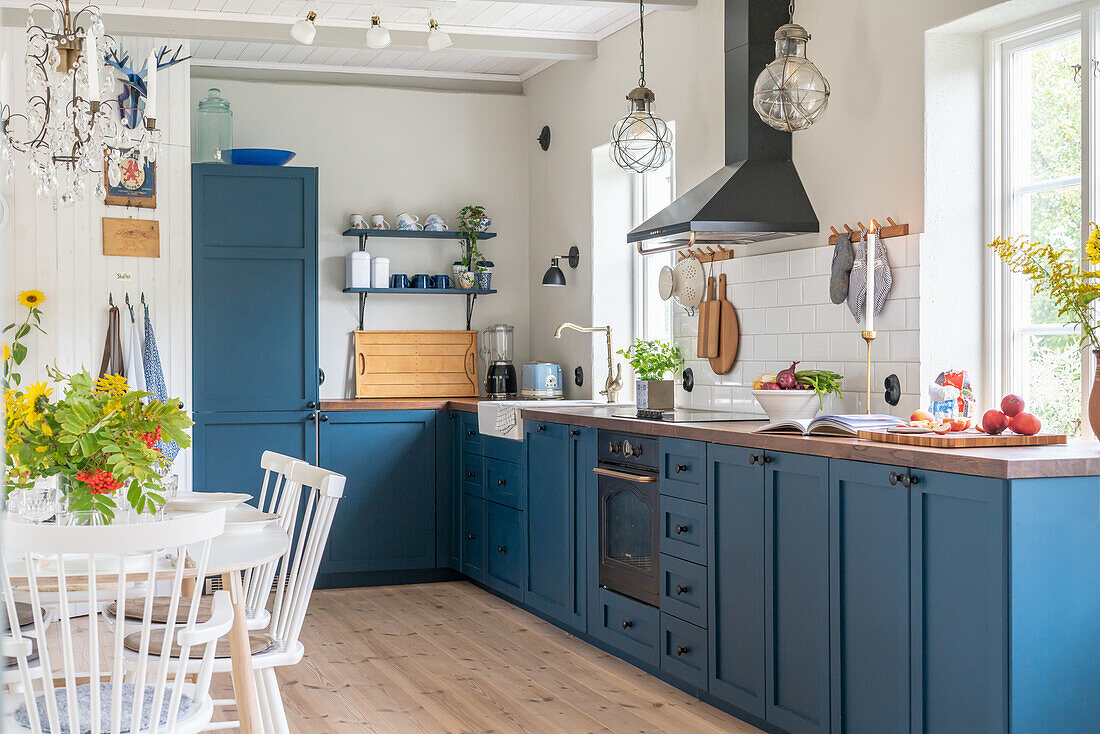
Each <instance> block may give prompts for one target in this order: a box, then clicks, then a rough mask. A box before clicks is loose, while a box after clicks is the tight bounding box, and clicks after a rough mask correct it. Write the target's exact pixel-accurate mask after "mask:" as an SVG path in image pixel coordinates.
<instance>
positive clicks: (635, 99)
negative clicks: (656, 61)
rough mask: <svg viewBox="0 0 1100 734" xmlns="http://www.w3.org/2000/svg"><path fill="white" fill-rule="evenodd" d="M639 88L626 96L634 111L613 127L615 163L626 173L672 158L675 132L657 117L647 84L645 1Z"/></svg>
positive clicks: (653, 167)
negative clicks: (673, 134)
mask: <svg viewBox="0 0 1100 734" xmlns="http://www.w3.org/2000/svg"><path fill="white" fill-rule="evenodd" d="M638 36H639V46H640V48H641V51H640V53H639V54H638V58H639V59H640V64H639V65H638V71H639V79H638V86H637V87H636V88H634V89H632V90H631V92H630V94H628V95H626V98H627V100H628V101H629V102H630V112H629V113H628V114H627V116H626V117H624V118H623V119H621V120H619V121H618V122H616V123H615V125H614V126H613V127H612V128H611V160H613V161H615V164H616V165H617V166H619V168H622V169H623V170H624V171H632V172H634V173H646V172H647V171H655V170H657V169H658V168H661V167H662V166H664V165H665V164H666V163H668V162H669V160H670V159H671V158H672V131H671V130H669V129H668V125H667V124H665V121H664V120H662V119H661V118H660V117H657V116H656V115H654V114H653V100H654V99H655V96H654V94H653V92H651V91H650V90H649V89H648V88H647V87H646V85H645V0H640V1H639V3H638Z"/></svg>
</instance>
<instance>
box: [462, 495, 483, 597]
mask: <svg viewBox="0 0 1100 734" xmlns="http://www.w3.org/2000/svg"><path fill="white" fill-rule="evenodd" d="M488 547H489V541H488V540H487V538H486V535H485V500H483V499H481V498H480V497H475V496H473V495H469V494H464V495H462V573H464V574H466V575H467V576H469V577H470V578H472V579H473V580H474V581H480V582H481V583H485V558H486V556H485V550H486V548H488Z"/></svg>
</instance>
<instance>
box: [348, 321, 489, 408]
mask: <svg viewBox="0 0 1100 734" xmlns="http://www.w3.org/2000/svg"><path fill="white" fill-rule="evenodd" d="M477 394H478V382H477V332H476V331H357V332H355V397H357V398H465V397H477Z"/></svg>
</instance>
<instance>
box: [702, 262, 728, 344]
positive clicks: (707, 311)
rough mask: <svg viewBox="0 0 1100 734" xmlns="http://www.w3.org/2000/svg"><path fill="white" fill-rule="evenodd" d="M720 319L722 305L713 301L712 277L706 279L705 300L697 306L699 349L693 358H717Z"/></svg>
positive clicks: (713, 286) (713, 285)
mask: <svg viewBox="0 0 1100 734" xmlns="http://www.w3.org/2000/svg"><path fill="white" fill-rule="evenodd" d="M723 277H725V276H723ZM721 319H722V304H721V303H719V302H718V301H716V300H715V282H714V276H713V275H712V276H710V278H708V279H707V300H705V301H703V302H702V303H700V304H699V349H698V350H697V352H696V355H695V356H697V357H699V358H700V359H710V358H711V357H717V356H718V329H719V323H720V321H721Z"/></svg>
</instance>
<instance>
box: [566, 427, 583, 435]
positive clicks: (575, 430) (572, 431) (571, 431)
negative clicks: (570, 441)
mask: <svg viewBox="0 0 1100 734" xmlns="http://www.w3.org/2000/svg"><path fill="white" fill-rule="evenodd" d="M569 435H570V436H579V435H581V432H580V431H578V430H577V429H576V428H570V429H569Z"/></svg>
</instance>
